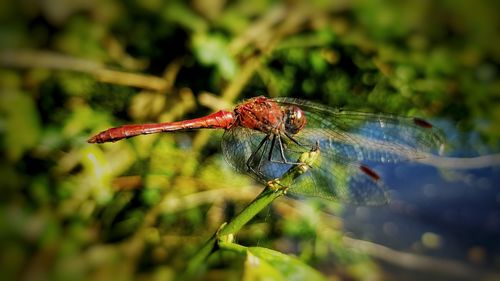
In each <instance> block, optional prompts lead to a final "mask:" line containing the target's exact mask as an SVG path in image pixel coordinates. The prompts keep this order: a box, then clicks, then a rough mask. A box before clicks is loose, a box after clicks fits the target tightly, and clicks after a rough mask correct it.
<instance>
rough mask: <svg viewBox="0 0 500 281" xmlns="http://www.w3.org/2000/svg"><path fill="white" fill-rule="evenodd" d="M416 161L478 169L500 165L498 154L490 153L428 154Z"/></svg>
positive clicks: (437, 165) (445, 166)
mask: <svg viewBox="0 0 500 281" xmlns="http://www.w3.org/2000/svg"><path fill="white" fill-rule="evenodd" d="M415 161H416V162H418V163H422V164H427V165H431V166H435V167H438V168H448V169H480V168H486V167H493V166H500V154H490V155H484V156H478V157H470V158H460V157H440V156H435V155H429V156H428V157H424V158H421V159H416V160H415Z"/></svg>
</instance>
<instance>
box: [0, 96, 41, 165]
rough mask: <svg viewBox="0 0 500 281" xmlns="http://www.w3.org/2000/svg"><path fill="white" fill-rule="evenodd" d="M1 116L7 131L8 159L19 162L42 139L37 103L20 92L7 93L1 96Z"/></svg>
mask: <svg viewBox="0 0 500 281" xmlns="http://www.w3.org/2000/svg"><path fill="white" fill-rule="evenodd" d="M0 114H1V115H2V119H3V118H5V119H4V120H2V121H1V123H3V124H2V127H4V128H3V129H4V130H5V146H6V150H7V151H6V153H7V157H8V159H9V160H11V161H17V160H19V159H20V158H21V157H22V155H23V154H24V152H26V151H27V150H28V149H30V148H32V147H34V146H35V145H36V144H37V143H38V140H39V138H40V118H39V116H38V111H37V109H36V106H35V103H34V102H33V100H32V99H31V98H30V97H29V96H28V95H27V94H24V93H22V92H19V91H15V90H13V91H5V92H4V93H2V94H1V95H0Z"/></svg>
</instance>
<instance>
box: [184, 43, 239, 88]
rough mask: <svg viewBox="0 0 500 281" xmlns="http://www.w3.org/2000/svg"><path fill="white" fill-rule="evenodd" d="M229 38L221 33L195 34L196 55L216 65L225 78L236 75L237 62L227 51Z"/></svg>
mask: <svg viewBox="0 0 500 281" xmlns="http://www.w3.org/2000/svg"><path fill="white" fill-rule="evenodd" d="M226 41H227V40H226V39H225V38H224V37H223V36H222V35H219V34H205V33H198V34H196V35H194V36H193V41H192V47H193V51H194V53H195V55H196V57H197V58H198V59H199V60H200V62H201V63H202V64H204V65H207V66H212V65H213V66H215V67H217V70H218V71H219V72H220V73H221V75H222V77H224V78H225V79H231V78H233V77H234V76H235V75H236V71H237V69H238V66H237V63H236V62H235V60H234V59H233V57H232V56H231V55H230V54H229V52H228V51H227V47H226V46H227V42H226Z"/></svg>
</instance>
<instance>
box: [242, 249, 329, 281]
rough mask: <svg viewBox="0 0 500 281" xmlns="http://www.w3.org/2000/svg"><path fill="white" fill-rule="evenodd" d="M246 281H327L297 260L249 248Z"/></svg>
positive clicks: (275, 252) (281, 254) (268, 250)
mask: <svg viewBox="0 0 500 281" xmlns="http://www.w3.org/2000/svg"><path fill="white" fill-rule="evenodd" d="M243 279H244V280H326V279H325V278H324V277H323V275H321V273H319V272H318V271H316V270H314V269H313V268H311V267H310V266H308V265H307V264H305V263H303V262H302V261H300V260H299V259H297V258H294V257H291V256H288V255H285V254H283V253H280V252H277V251H273V250H270V249H267V248H262V247H249V248H247V259H246V261H245V272H244V278H243Z"/></svg>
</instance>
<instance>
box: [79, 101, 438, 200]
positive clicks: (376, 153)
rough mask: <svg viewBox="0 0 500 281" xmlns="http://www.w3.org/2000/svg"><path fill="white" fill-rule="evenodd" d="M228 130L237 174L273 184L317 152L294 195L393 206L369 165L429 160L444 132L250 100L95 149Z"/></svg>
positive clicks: (110, 137)
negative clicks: (150, 137) (144, 139)
mask: <svg viewBox="0 0 500 281" xmlns="http://www.w3.org/2000/svg"><path fill="white" fill-rule="evenodd" d="M202 128H211V129H224V130H225V133H224V136H223V138H222V151H223V154H224V157H225V158H226V160H227V161H228V162H229V163H230V164H231V165H232V166H233V167H234V168H236V170H238V171H240V172H244V173H248V174H250V175H252V176H254V177H255V178H257V179H258V180H261V181H263V182H268V181H269V180H273V179H276V178H280V177H281V176H282V175H283V174H284V173H285V172H286V171H288V170H289V169H290V168H291V167H293V166H294V165H297V164H299V163H296V162H294V161H297V159H299V156H300V155H301V154H302V153H304V152H307V151H310V150H311V148H313V147H316V146H318V147H319V150H320V156H319V159H317V160H316V161H315V162H314V164H313V166H312V167H311V169H309V170H308V171H307V172H306V173H305V174H303V175H301V176H300V177H298V178H297V179H296V181H295V182H294V183H293V185H292V186H291V187H290V188H289V191H288V193H289V194H292V195H298V196H316V197H322V198H325V199H330V200H334V201H340V202H348V203H353V204H357V205H379V204H384V203H387V202H388V194H387V192H386V189H385V187H384V184H383V183H382V181H381V180H380V176H379V175H378V174H377V173H376V172H375V171H373V170H372V169H371V168H369V167H368V165H367V164H366V162H384V163H387V162H397V161H402V160H412V159H418V158H424V157H428V156H429V153H430V152H434V151H435V150H437V149H438V148H439V147H440V145H441V144H442V143H443V138H442V135H441V132H440V130H439V129H436V128H434V127H433V126H432V125H431V124H430V123H429V122H427V121H425V120H423V119H420V118H413V117H399V116H394V115H387V114H373V113H361V112H352V111H343V110H336V109H332V108H330V107H327V106H324V105H320V104H317V103H313V102H309V101H304V100H300V99H294V98H266V97H263V96H260V97H255V98H252V99H249V100H247V101H245V102H243V103H241V104H239V105H237V106H236V108H235V109H234V111H232V112H230V111H224V110H221V111H218V112H215V113H212V114H210V115H208V116H205V117H201V118H195V119H191V120H184V121H179V122H166V123H157V124H142V125H124V126H120V127H116V128H111V129H108V130H105V131H103V132H101V133H99V134H97V135H95V136H93V137H91V138H90V139H89V140H88V142H89V143H103V142H114V141H118V140H121V139H125V138H130V137H134V136H138V135H146V134H154V133H162V132H173V131H181V130H191V129H202Z"/></svg>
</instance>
